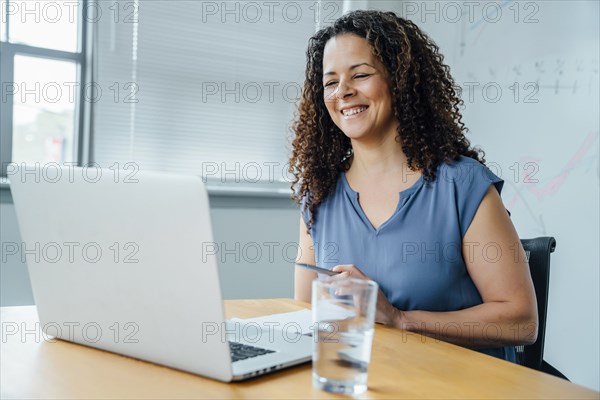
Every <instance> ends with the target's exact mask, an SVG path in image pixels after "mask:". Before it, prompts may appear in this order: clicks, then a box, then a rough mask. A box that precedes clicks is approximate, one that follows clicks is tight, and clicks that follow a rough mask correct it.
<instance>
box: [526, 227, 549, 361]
mask: <svg viewBox="0 0 600 400" xmlns="http://www.w3.org/2000/svg"><path fill="white" fill-rule="evenodd" d="M521 243H522V244H523V248H524V249H525V253H526V254H528V257H529V269H530V271H531V280H532V281H533V286H534V288H535V296H536V298H537V308H538V336H537V340H536V341H535V343H533V344H531V345H529V346H518V347H517V361H518V362H519V364H521V365H524V366H526V367H529V368H534V369H537V370H541V369H542V362H543V360H544V339H545V337H546V314H547V311H548V288H549V284H550V253H552V252H554V249H555V248H556V240H555V239H554V238H553V237H538V238H534V239H522V240H521Z"/></svg>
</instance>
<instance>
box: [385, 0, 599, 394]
mask: <svg viewBox="0 0 600 400" xmlns="http://www.w3.org/2000/svg"><path fill="white" fill-rule="evenodd" d="M598 4H599V3H598V2H597V1H537V2H534V1H519V2H517V1H496V2H492V1H489V2H488V1H484V2H453V1H447V2H411V1H405V2H402V3H399V4H398V5H396V6H394V7H395V8H396V9H395V10H394V11H396V12H398V13H399V14H400V15H402V16H404V17H406V18H408V19H411V20H412V21H413V22H415V23H416V24H417V25H419V26H420V27H421V28H423V30H425V31H426V32H427V33H428V34H429V35H430V36H431V37H432V38H433V39H434V41H435V42H436V43H437V44H438V45H439V46H440V50H441V53H442V54H444V55H445V57H446V58H445V62H446V63H447V64H448V65H449V66H450V67H451V72H452V75H453V76H454V78H455V80H456V82H457V83H458V84H459V85H460V86H461V87H462V89H463V91H462V98H463V100H464V102H465V108H464V109H463V121H464V122H465V124H466V126H467V127H468V128H469V131H470V132H469V134H468V138H469V139H470V140H471V142H472V143H474V144H475V145H477V146H481V147H482V148H483V149H484V150H485V152H486V160H487V163H488V166H489V167H490V169H492V171H494V172H495V173H496V174H497V175H498V176H500V177H501V178H503V179H504V181H505V184H504V189H503V192H502V198H503V200H504V203H505V206H506V207H507V208H508V209H509V210H510V211H511V213H512V220H513V223H514V224H515V226H516V228H517V231H518V232H519V235H520V237H521V238H532V237H537V236H554V237H555V238H556V240H557V248H556V252H555V253H554V254H553V256H552V262H551V265H552V267H551V276H550V299H549V305H548V307H549V312H548V317H547V318H548V319H547V332H546V342H545V343H546V349H545V359H546V361H548V362H550V363H551V364H553V365H554V366H555V367H557V368H558V369H559V370H560V371H561V372H563V373H564V374H565V375H567V376H568V377H569V378H570V379H571V380H572V381H574V382H576V383H579V384H582V385H585V386H588V387H591V388H594V389H596V390H598V389H599V387H598V385H599V384H598V376H600V370H599V362H600V351H599V346H598V343H599V338H600V330H599V322H598V320H599V315H600V310H599V304H600V298H599V295H598V293H599V282H600V275H599V263H600V260H599V251H598V248H599V243H600V236H599V230H600V220H599V213H598V210H599V207H600V205H599V196H598V192H599V187H600V168H599V161H598V158H599V157H598V156H599V131H600V121H599V119H600V116H599V114H600V111H599V110H600V104H599V92H600V84H599V79H598V69H599V65H598V59H599V48H600V43H599V37H600V32H599V28H598V21H599V19H600V13H599V8H598ZM388 8H390V7H388Z"/></svg>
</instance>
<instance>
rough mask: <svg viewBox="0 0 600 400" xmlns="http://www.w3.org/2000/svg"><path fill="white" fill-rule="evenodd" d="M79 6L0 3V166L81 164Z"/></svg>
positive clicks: (81, 1) (80, 0)
mask: <svg viewBox="0 0 600 400" xmlns="http://www.w3.org/2000/svg"><path fill="white" fill-rule="evenodd" d="M86 4H87V2H86V1H85V0H69V1H67V0H65V1H57V2H55V1H45V0H44V1H41V0H39V1H30V0H27V1H24V0H21V1H16V0H2V1H0V6H1V12H0V15H1V22H2V25H1V29H0V31H1V41H0V81H1V98H2V101H1V103H0V128H1V129H0V130H1V136H0V142H1V144H2V147H1V149H0V160H1V165H2V176H5V175H6V167H7V164H8V163H9V162H15V163H18V164H20V163H42V164H43V163H48V162H56V163H64V162H73V161H75V162H79V161H80V159H81V153H82V151H83V149H82V148H81V146H80V144H81V137H82V131H83V129H82V127H83V124H82V122H83V118H82V110H83V104H82V102H81V93H82V85H81V82H82V81H83V79H82V78H83V75H84V72H85V56H84V47H85V46H84V44H85V31H86V26H85V24H84V23H83V21H82V15H84V13H83V11H84V8H85V6H86Z"/></svg>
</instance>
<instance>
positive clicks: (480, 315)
mask: <svg viewBox="0 0 600 400" xmlns="http://www.w3.org/2000/svg"><path fill="white" fill-rule="evenodd" d="M457 92H458V90H457V87H456V86H455V83H454V80H453V79H452V77H451V76H450V71H449V67H448V66H446V65H444V64H443V56H442V55H441V54H439V52H438V47H437V46H436V45H435V44H434V43H433V41H431V39H429V38H428V37H427V36H426V35H425V34H424V33H423V32H421V31H420V30H419V28H418V27H417V26H415V25H414V24H413V23H412V22H410V21H407V20H405V19H402V18H399V17H397V16H396V15H395V14H393V13H391V12H379V11H354V12H351V13H349V14H347V15H345V16H343V17H341V18H340V19H338V20H337V21H336V22H335V23H334V24H333V25H332V26H330V27H327V28H324V29H322V30H320V31H319V32H317V33H316V34H315V35H314V36H313V37H312V38H311V39H310V41H309V47H308V50H307V67H306V80H305V84H304V88H303V93H302V98H301V102H300V104H299V111H298V116H297V119H296V121H295V123H294V131H295V134H296V136H295V139H294V141H293V152H292V156H291V160H290V172H292V173H293V174H294V176H295V180H294V181H293V183H292V188H293V189H294V192H295V200H296V201H298V202H299V203H300V204H301V211H302V217H301V219H300V240H299V246H300V247H299V253H298V258H297V261H298V262H299V263H307V264H317V265H318V266H320V267H323V268H329V269H333V270H335V271H340V272H342V273H341V274H340V275H338V276H340V277H354V278H363V279H373V280H375V281H376V282H377V283H378V284H379V286H380V291H379V296H378V300H377V316H376V321H377V322H380V323H383V324H386V325H391V326H394V327H397V328H401V329H408V330H411V331H416V332H419V333H422V334H424V335H427V336H434V337H437V338H440V339H442V340H445V341H448V342H452V343H455V344H458V345H462V346H466V347H470V348H473V349H478V350H480V351H482V352H485V353H487V354H490V355H493V356H496V357H500V358H503V359H506V360H511V361H515V352H514V347H513V346H514V345H519V344H531V343H533V342H534V341H535V339H536V337H537V308H536V301H535V293H534V289H533V284H532V282H531V277H530V274H529V268H528V265H527V262H526V259H525V255H524V251H523V248H522V246H521V243H520V241H519V237H518V236H517V233H516V231H515V228H514V227H513V225H512V223H511V221H510V219H509V216H508V214H507V212H506V210H505V209H504V207H503V205H502V200H501V198H500V191H501V189H502V184H503V181H502V180H501V179H500V178H498V177H497V176H495V175H494V174H493V173H491V172H490V171H489V169H487V168H486V167H485V165H484V162H485V160H484V159H483V154H482V152H480V151H477V150H475V149H473V148H472V147H471V145H470V143H469V141H468V140H467V139H466V138H465V136H464V132H465V131H466V129H465V127H464V124H463V123H462V122H461V115H460V112H459V105H460V104H461V100H460V98H459V96H458V94H457ZM316 277H317V274H316V273H313V272H310V271H306V270H303V269H301V268H298V267H297V268H296V272H295V297H296V299H299V300H303V301H307V302H309V301H310V295H311V293H310V292H311V281H312V280H313V279H314V278H316Z"/></svg>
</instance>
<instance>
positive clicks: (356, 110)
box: [343, 107, 367, 117]
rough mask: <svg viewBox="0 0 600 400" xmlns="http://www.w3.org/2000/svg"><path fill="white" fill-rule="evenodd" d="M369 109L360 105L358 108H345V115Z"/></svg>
mask: <svg viewBox="0 0 600 400" xmlns="http://www.w3.org/2000/svg"><path fill="white" fill-rule="evenodd" d="M366 109H367V107H358V108H351V109H349V110H344V111H343V113H344V116H346V117H349V116H350V115H354V114H358V113H359V112H363V111H365V110H366Z"/></svg>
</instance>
